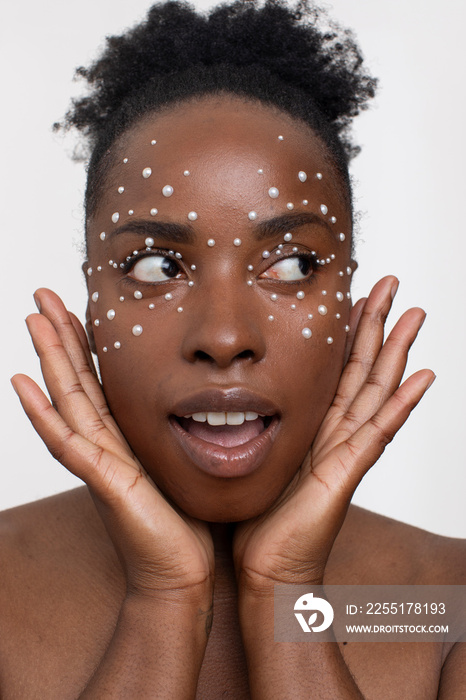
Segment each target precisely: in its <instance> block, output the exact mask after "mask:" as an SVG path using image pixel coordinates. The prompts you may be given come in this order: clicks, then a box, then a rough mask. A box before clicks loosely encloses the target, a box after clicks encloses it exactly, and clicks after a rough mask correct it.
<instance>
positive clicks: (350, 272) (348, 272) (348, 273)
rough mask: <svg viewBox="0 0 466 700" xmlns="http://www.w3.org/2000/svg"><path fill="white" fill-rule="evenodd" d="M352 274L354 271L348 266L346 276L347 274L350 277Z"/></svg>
mask: <svg viewBox="0 0 466 700" xmlns="http://www.w3.org/2000/svg"><path fill="white" fill-rule="evenodd" d="M352 273H353V270H352V269H351V268H350V267H349V266H348V267H347V268H346V274H347V275H348V276H350V275H351V274H352Z"/></svg>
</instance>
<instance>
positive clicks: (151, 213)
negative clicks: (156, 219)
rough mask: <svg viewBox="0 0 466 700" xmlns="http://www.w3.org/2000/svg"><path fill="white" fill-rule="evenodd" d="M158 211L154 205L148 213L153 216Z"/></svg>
mask: <svg viewBox="0 0 466 700" xmlns="http://www.w3.org/2000/svg"><path fill="white" fill-rule="evenodd" d="M158 213H159V210H158V209H156V208H155V207H154V208H153V209H151V210H150V215H151V216H155V215H156V214H158Z"/></svg>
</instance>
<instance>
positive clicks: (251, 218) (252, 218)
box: [248, 211, 257, 221]
mask: <svg viewBox="0 0 466 700" xmlns="http://www.w3.org/2000/svg"><path fill="white" fill-rule="evenodd" d="M248 219H249V221H255V220H256V219H257V212H255V211H250V212H249V214H248Z"/></svg>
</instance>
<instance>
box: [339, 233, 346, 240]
mask: <svg viewBox="0 0 466 700" xmlns="http://www.w3.org/2000/svg"><path fill="white" fill-rule="evenodd" d="M338 238H339V239H340V241H344V240H345V234H344V233H339V234H338Z"/></svg>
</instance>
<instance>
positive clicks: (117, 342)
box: [113, 340, 121, 350]
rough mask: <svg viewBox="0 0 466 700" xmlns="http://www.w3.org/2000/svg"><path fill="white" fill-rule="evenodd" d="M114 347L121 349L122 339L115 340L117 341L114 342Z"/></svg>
mask: <svg viewBox="0 0 466 700" xmlns="http://www.w3.org/2000/svg"><path fill="white" fill-rule="evenodd" d="M113 347H114V348H115V350H119V349H120V348H121V343H120V341H119V340H117V341H115V342H114V343H113Z"/></svg>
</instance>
